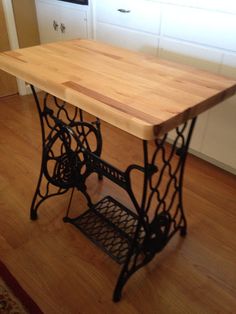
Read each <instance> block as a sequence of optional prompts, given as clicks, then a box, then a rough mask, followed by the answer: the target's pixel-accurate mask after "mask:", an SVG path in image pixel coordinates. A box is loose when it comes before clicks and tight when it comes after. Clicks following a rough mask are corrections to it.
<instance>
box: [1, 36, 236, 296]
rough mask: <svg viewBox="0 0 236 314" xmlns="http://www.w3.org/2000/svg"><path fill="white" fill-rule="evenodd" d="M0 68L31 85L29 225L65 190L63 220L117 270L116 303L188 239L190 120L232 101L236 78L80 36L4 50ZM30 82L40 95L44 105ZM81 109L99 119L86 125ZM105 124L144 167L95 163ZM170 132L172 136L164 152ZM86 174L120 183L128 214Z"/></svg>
mask: <svg viewBox="0 0 236 314" xmlns="http://www.w3.org/2000/svg"><path fill="white" fill-rule="evenodd" d="M0 69H2V70H5V71H6V72H8V73H10V74H12V75H14V76H16V77H18V78H20V79H23V80H25V81H26V82H28V83H29V84H30V85H31V88H32V92H33V95H34V98H35V102H36V105H37V108H38V113H39V117H40V124H41V130H42V164H41V169H40V175H39V180H38V184H37V187H36V191H35V194H34V197H33V201H32V205H31V209H30V217H31V219H32V220H36V219H37V216H38V215H37V212H38V208H39V206H40V205H41V204H42V203H43V202H44V201H45V200H47V199H48V198H50V197H54V196H57V195H60V194H64V193H66V192H68V191H70V192H71V197H70V201H69V204H68V209H67V212H66V215H65V217H64V221H65V222H69V223H71V224H73V225H74V226H76V227H77V228H78V229H80V230H81V231H82V232H83V233H84V234H85V235H86V236H87V237H88V238H90V239H91V240H92V241H93V242H94V243H96V244H97V245H98V246H100V247H101V248H102V249H103V250H104V252H106V253H107V254H109V255H110V256H111V257H112V258H113V259H114V260H115V261H116V262H118V263H119V264H121V265H122V268H121V272H120V275H119V277H118V281H117V284H116V286H115V290H114V294H113V300H114V301H115V302H117V301H119V300H120V299H121V293H122V289H123V287H124V285H125V284H126V282H127V280H128V279H129V278H130V277H131V276H132V275H133V274H134V273H135V272H136V271H137V270H138V269H140V268H141V267H143V266H144V265H146V264H147V263H149V262H150V261H151V260H152V259H153V258H154V257H155V255H156V254H157V253H158V252H160V251H162V250H163V249H164V247H165V246H166V245H167V243H168V242H169V240H170V239H171V238H172V237H173V236H174V235H175V234H176V233H177V232H180V235H181V236H185V235H186V230H187V222H186V218H185V214H184V208H183V189H182V187H183V178H184V166H185V162H186V157H187V153H188V147H189V143H190V140H191V136H192V133H193V129H194V125H195V122H196V118H197V116H198V115H199V114H200V113H202V112H204V111H205V110H207V109H209V108H211V107H212V106H214V105H216V104H218V103H220V102H221V101H223V100H225V99H226V98H228V97H231V96H232V95H234V94H235V93H236V81H234V80H232V79H229V78H226V77H222V76H218V75H214V74H210V73H207V72H204V71H199V70H196V69H194V68H192V67H188V66H184V65H179V64H176V63H172V62H168V61H164V60H161V59H158V58H154V57H151V56H146V55H141V54H138V53H134V52H131V51H127V50H124V49H120V48H117V47H113V46H110V45H105V44H102V43H99V42H95V41H90V40H80V39H77V40H73V41H67V42H57V43H50V44H45V45H40V46H35V47H30V48H24V49H18V50H15V51H8V52H3V53H1V54H0ZM34 86H37V87H38V88H40V89H41V90H43V91H45V92H46V94H45V97H44V100H43V101H42V102H40V99H39V97H38V95H37V93H36V91H35V88H34ZM68 104H72V105H74V106H73V112H72V111H71V110H69V109H68ZM83 111H86V112H88V113H90V114H92V115H93V116H95V117H96V118H95V119H94V121H93V122H92V123H91V122H88V121H85V119H84V115H83ZM101 120H103V121H106V122H108V123H110V124H112V125H113V126H115V127H118V128H120V129H122V130H124V131H126V132H128V133H130V134H132V135H133V136H136V137H138V138H140V139H141V141H142V150H143V165H139V164H137V163H135V161H134V164H131V165H127V168H126V170H125V171H122V170H120V169H118V168H117V167H115V166H114V165H111V164H110V163H108V162H106V161H105V160H104V159H102V158H101V153H102V132H101V127H100V123H101ZM219 127H220V126H219ZM171 130H174V132H175V140H174V141H173V143H172V144H171V146H170V145H169V144H168V132H169V131H171ZM150 142H152V149H150V144H149V143H150ZM153 143H154V145H153ZM131 145H132V143H131ZM153 147H154V148H153ZM121 149H122V148H121ZM134 172H138V173H140V175H141V176H142V181H143V190H142V191H141V196H139V195H136V194H135V193H134V189H133V179H132V175H133V173H134ZM92 173H97V174H98V181H97V183H98V184H99V180H102V179H103V177H106V178H108V179H109V180H111V181H112V182H113V183H114V184H116V185H118V186H120V187H121V188H122V189H123V190H124V191H125V192H126V193H127V194H128V196H129V197H130V200H131V202H132V204H133V209H134V210H130V209H129V208H126V207H125V206H124V205H122V204H121V203H120V202H119V201H117V200H115V199H114V198H113V197H112V196H107V197H105V198H103V199H102V200H101V201H99V202H98V203H96V204H95V203H94V202H93V201H92V199H91V197H90V195H89V191H88V189H87V186H86V180H87V178H88V177H89V176H90V175H91V174H92ZM43 182H44V183H43ZM45 182H46V183H45ZM75 190H77V191H79V192H81V193H82V194H83V195H84V197H85V198H86V200H87V204H88V209H87V210H86V211H85V212H84V213H83V214H81V215H79V216H78V217H76V218H72V217H70V205H71V200H72V197H73V193H74V191H75Z"/></svg>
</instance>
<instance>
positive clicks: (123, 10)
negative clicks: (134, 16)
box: [117, 9, 131, 13]
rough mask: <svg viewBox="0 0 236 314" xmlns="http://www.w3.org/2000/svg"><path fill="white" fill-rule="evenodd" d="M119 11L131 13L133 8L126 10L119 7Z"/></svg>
mask: <svg viewBox="0 0 236 314" xmlns="http://www.w3.org/2000/svg"><path fill="white" fill-rule="evenodd" d="M117 11H119V12H121V13H130V12H131V10H125V9H117Z"/></svg>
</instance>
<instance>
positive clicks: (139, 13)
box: [96, 0, 160, 34]
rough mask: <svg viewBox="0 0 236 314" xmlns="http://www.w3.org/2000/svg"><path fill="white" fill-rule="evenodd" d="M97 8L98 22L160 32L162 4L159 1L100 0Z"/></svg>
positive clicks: (154, 32) (155, 32)
mask: <svg viewBox="0 0 236 314" xmlns="http://www.w3.org/2000/svg"><path fill="white" fill-rule="evenodd" d="M96 10H97V22H103V23H109V24H113V25H119V26H123V27H128V28H130V29H136V30H141V31H144V32H149V33H153V34H159V32H160V5H159V4H158V3H155V2H151V1H143V0H130V1H124V0H121V1H117V0H114V1H105V0H99V1H98V2H97V5H96Z"/></svg>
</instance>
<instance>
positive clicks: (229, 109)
mask: <svg viewBox="0 0 236 314" xmlns="http://www.w3.org/2000/svg"><path fill="white" fill-rule="evenodd" d="M221 74H223V75H225V76H231V77H232V78H234V79H236V54H225V55H224V59H223V62H222V66H221ZM235 130H236V96H234V97H232V98H230V99H228V100H227V101H225V102H223V103H222V104H220V105H218V106H216V107H215V108H212V109H211V110H210V111H209V119H208V124H207V129H206V135H205V138H204V142H203V147H202V153H203V154H205V155H207V156H209V157H211V158H213V159H215V160H217V161H219V162H220V163H223V164H225V165H227V166H229V167H230V168H231V169H230V170H231V171H232V172H234V173H235V174H236V132H235Z"/></svg>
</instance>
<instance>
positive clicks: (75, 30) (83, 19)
mask: <svg viewBox="0 0 236 314" xmlns="http://www.w3.org/2000/svg"><path fill="white" fill-rule="evenodd" d="M60 32H61V39H62V40H69V39H75V38H88V28H87V13H86V12H85V11H82V10H78V9H75V8H69V7H60Z"/></svg>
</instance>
